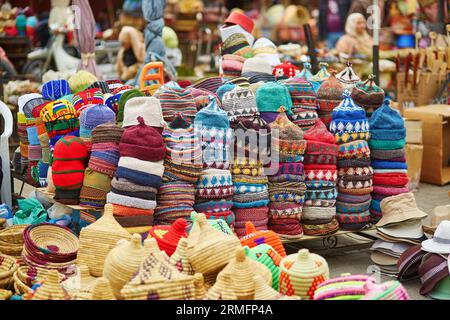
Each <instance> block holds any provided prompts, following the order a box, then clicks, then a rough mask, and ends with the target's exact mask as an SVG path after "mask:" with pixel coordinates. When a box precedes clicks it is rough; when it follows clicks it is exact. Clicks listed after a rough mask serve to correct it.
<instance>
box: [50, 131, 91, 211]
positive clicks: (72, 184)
mask: <svg viewBox="0 0 450 320" xmlns="http://www.w3.org/2000/svg"><path fill="white" fill-rule="evenodd" d="M87 158H88V151H87V149H86V146H85V145H84V143H83V141H82V140H81V139H80V138H78V137H74V136H65V137H63V138H61V139H60V140H59V141H58V142H57V143H56V145H55V150H54V152H53V162H52V179H53V184H54V185H55V188H56V194H55V200H56V201H58V202H61V203H63V204H69V205H76V204H78V203H79V202H80V191H81V187H82V186H83V180H84V171H85V168H86V166H85V161H86V159H87Z"/></svg>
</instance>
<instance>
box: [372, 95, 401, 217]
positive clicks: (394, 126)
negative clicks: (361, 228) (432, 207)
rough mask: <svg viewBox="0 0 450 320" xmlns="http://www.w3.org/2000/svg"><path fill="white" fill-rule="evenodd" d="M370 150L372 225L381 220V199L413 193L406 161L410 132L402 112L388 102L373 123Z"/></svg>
mask: <svg viewBox="0 0 450 320" xmlns="http://www.w3.org/2000/svg"><path fill="white" fill-rule="evenodd" d="M369 124H370V140H369V147H370V151H371V156H372V167H373V169H374V176H373V185H374V187H373V193H372V204H371V206H370V213H371V215H372V222H373V223H377V222H378V221H379V220H380V219H381V200H383V199H384V198H387V197H389V196H394V195H399V194H402V193H407V192H409V189H408V173H407V169H408V168H407V165H406V158H405V144H406V140H405V139H406V129H405V123H404V120H403V118H402V116H401V115H400V113H399V112H398V111H396V110H394V109H392V108H391V107H390V102H389V100H388V99H386V101H385V103H384V104H383V106H382V107H381V108H379V109H378V110H377V111H375V112H374V114H373V115H372V118H371V119H370V121H369Z"/></svg>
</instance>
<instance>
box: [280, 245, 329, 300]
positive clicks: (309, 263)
mask: <svg viewBox="0 0 450 320" xmlns="http://www.w3.org/2000/svg"><path fill="white" fill-rule="evenodd" d="M329 277H330V272H329V269H328V263H327V262H326V261H325V259H324V258H322V257H321V256H319V255H317V254H313V253H310V252H309V250H307V249H302V250H300V251H299V252H298V254H291V255H289V256H287V257H285V258H284V259H283V260H281V264H280V292H281V293H282V294H285V295H288V296H299V297H300V298H302V299H305V300H312V299H313V298H314V292H315V291H316V289H317V286H318V285H319V284H321V283H322V282H324V281H325V280H328V279H329Z"/></svg>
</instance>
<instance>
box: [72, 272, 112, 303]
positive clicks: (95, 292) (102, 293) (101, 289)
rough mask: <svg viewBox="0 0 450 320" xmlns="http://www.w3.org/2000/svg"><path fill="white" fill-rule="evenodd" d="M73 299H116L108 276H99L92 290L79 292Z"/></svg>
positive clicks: (93, 283)
mask: <svg viewBox="0 0 450 320" xmlns="http://www.w3.org/2000/svg"><path fill="white" fill-rule="evenodd" d="M73 300H95V301H100V300H116V298H115V297H114V294H113V292H112V289H111V286H110V285H109V281H108V280H107V279H106V278H103V277H102V278H97V279H95V280H94V281H93V282H92V290H91V292H78V293H77V294H75V295H74V296H73Z"/></svg>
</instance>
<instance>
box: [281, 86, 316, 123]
mask: <svg viewBox="0 0 450 320" xmlns="http://www.w3.org/2000/svg"><path fill="white" fill-rule="evenodd" d="M282 83H283V84H284V85H285V86H286V87H287V88H288V90H289V94H290V95H291V99H292V112H293V116H292V122H293V123H295V124H296V125H297V126H299V127H300V128H302V129H303V130H304V131H307V130H308V129H310V128H312V127H313V126H314V124H315V123H316V122H317V120H318V118H319V116H318V114H317V101H316V93H315V91H314V88H313V86H312V85H311V83H310V82H308V81H306V80H304V79H302V78H292V79H288V80H285V81H283V82H282Z"/></svg>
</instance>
